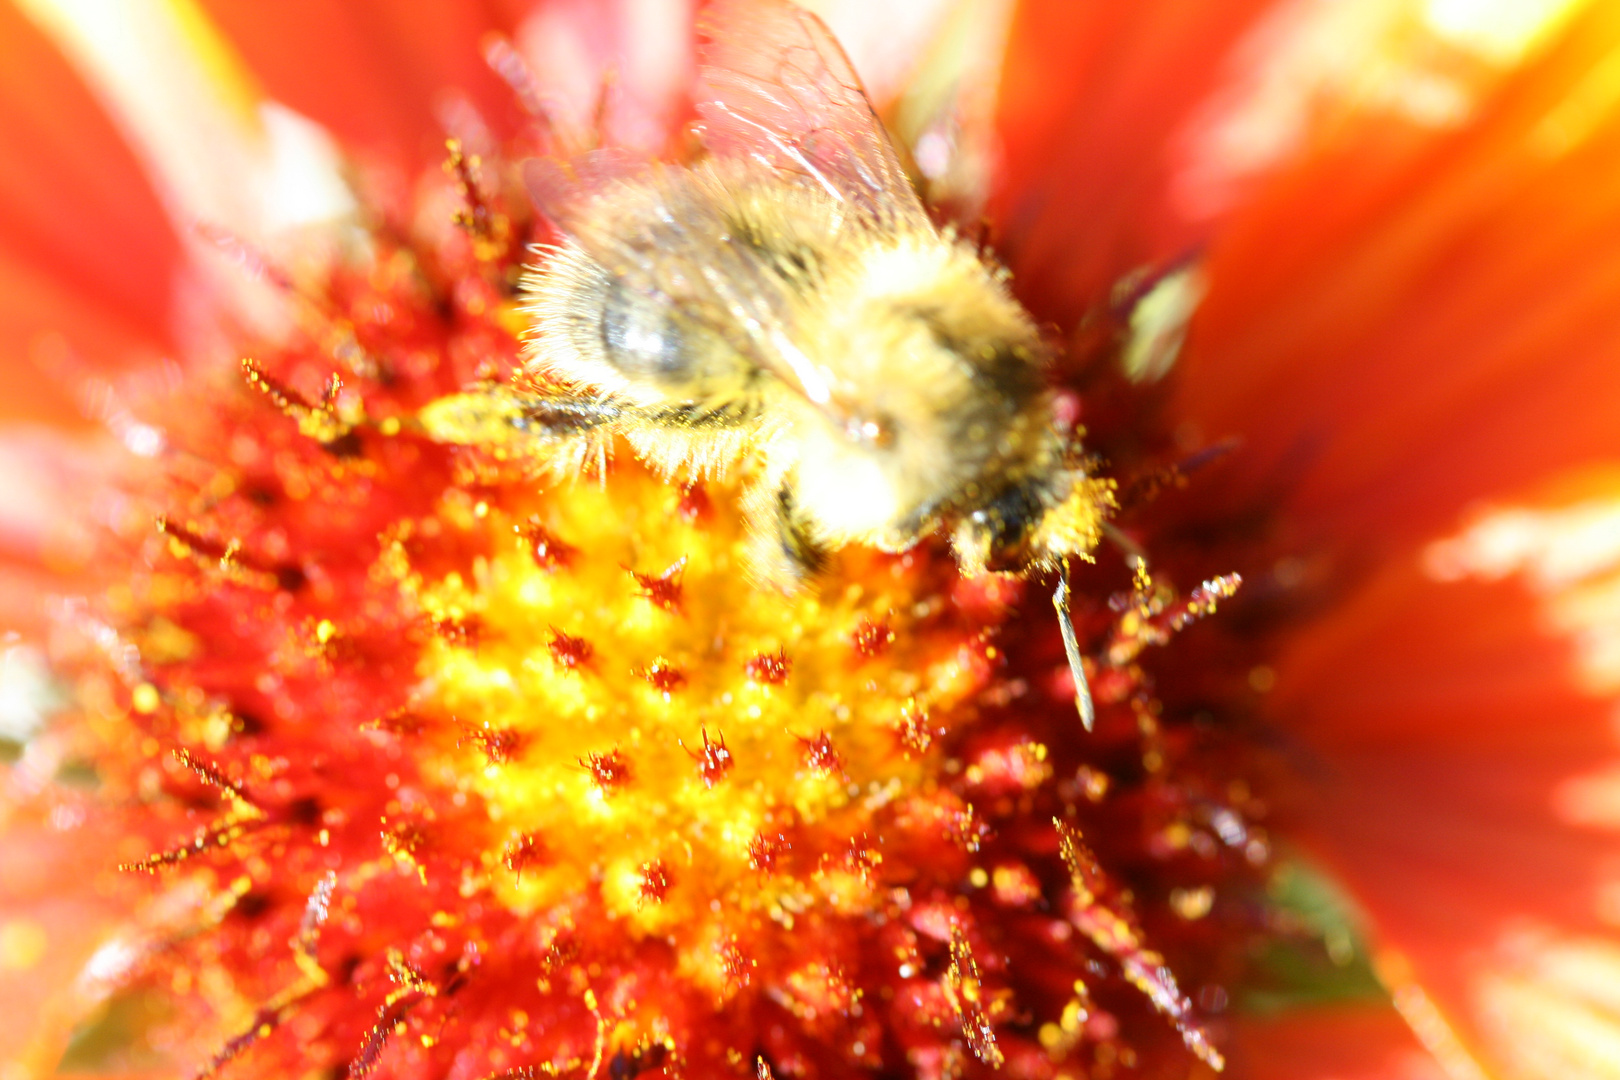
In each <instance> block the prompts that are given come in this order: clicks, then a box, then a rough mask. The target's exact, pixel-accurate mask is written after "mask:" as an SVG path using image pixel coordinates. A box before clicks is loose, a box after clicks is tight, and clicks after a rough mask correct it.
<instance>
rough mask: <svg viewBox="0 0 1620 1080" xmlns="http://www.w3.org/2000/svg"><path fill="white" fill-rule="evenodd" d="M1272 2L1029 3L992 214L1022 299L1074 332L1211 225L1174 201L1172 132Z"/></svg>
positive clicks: (1010, 64) (1017, 23)
mask: <svg viewBox="0 0 1620 1080" xmlns="http://www.w3.org/2000/svg"><path fill="white" fill-rule="evenodd" d="M1269 6H1270V4H1269V3H1268V2H1267V0H1230V2H1225V3H1219V4H1185V3H1178V2H1175V0H1141V2H1137V3H1129V4H1075V3H1072V2H1069V0H1028V2H1026V3H1023V4H1021V5H1020V6H1019V9H1018V12H1017V14H1016V16H1015V18H1014V21H1013V27H1012V31H1011V36H1010V39H1009V42H1008V53H1007V59H1006V62H1005V66H1004V69H1003V71H1004V74H1003V78H1002V84H1001V91H1000V102H999V110H998V112H999V122H998V127H999V131H1000V134H1001V138H1002V143H1003V149H1004V159H1003V168H1002V170H1001V172H1002V176H1003V177H1004V181H1003V190H1002V191H1001V192H1000V193H999V194H998V196H997V197H996V199H995V200H994V206H993V216H994V219H995V221H996V222H997V225H998V227H999V228H1000V229H1002V230H1004V231H1005V234H1006V235H1005V242H1004V243H1003V244H1002V247H1003V249H1004V251H1003V253H1004V256H1005V257H1006V258H1007V259H1008V260H1009V262H1010V263H1011V264H1012V265H1013V267H1014V268H1015V269H1016V270H1017V272H1018V274H1019V281H1020V289H1019V291H1020V295H1021V296H1023V298H1024V299H1025V300H1026V301H1027V302H1029V303H1030V304H1031V305H1032V306H1033V307H1034V308H1035V309H1036V310H1037V311H1038V312H1039V313H1040V314H1041V315H1043V316H1045V317H1047V318H1053V319H1058V320H1060V321H1061V322H1063V323H1065V324H1068V323H1071V322H1072V321H1073V319H1074V318H1075V317H1076V316H1077V315H1078V314H1079V313H1080V311H1082V310H1083V309H1084V308H1085V307H1086V306H1087V305H1088V304H1090V303H1094V302H1096V301H1097V300H1099V299H1101V298H1105V297H1106V296H1107V293H1108V290H1109V288H1110V287H1111V286H1112V285H1113V283H1114V281H1115V280H1116V279H1117V278H1119V277H1120V276H1121V275H1122V274H1124V273H1125V272H1126V271H1128V270H1130V269H1132V268H1133V267H1136V266H1140V265H1143V264H1147V263H1154V262H1158V261H1161V260H1165V259H1170V258H1175V257H1178V256H1181V255H1184V254H1186V253H1187V252H1188V249H1189V248H1190V247H1191V246H1192V245H1193V244H1194V243H1196V242H1197V241H1198V240H1200V239H1201V238H1202V236H1203V232H1204V228H1203V226H1202V225H1201V224H1199V223H1195V222H1192V221H1190V220H1189V219H1188V218H1187V217H1186V216H1185V215H1184V214H1183V213H1182V212H1181V211H1180V210H1179V209H1177V208H1176V207H1175V206H1174V205H1173V203H1172V197H1171V182H1172V180H1173V177H1174V171H1175V161H1174V158H1173V155H1172V152H1171V148H1172V145H1173V142H1174V140H1173V136H1174V134H1175V133H1176V132H1177V131H1179V130H1180V129H1181V128H1182V127H1183V126H1184V125H1186V124H1187V123H1188V121H1189V119H1190V118H1191V117H1192V116H1193V115H1194V113H1195V112H1196V111H1197V109H1198V108H1199V107H1200V106H1201V105H1202V103H1203V102H1204V101H1205V99H1206V98H1207V97H1208V96H1209V95H1210V94H1211V92H1212V91H1213V89H1214V88H1215V87H1216V86H1217V85H1219V84H1220V82H1221V80H1222V78H1223V77H1224V75H1225V71H1226V63H1227V56H1228V53H1229V52H1230V50H1231V49H1232V47H1233V46H1234V44H1235V43H1236V42H1237V41H1238V40H1239V39H1240V38H1242V36H1243V35H1244V34H1245V33H1246V32H1247V31H1248V30H1249V29H1250V28H1251V27H1252V25H1253V23H1254V21H1255V19H1256V18H1257V16H1258V14H1259V13H1260V12H1262V11H1264V10H1265V9H1266V8H1268V7H1269Z"/></svg>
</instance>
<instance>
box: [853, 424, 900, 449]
mask: <svg viewBox="0 0 1620 1080" xmlns="http://www.w3.org/2000/svg"><path fill="white" fill-rule="evenodd" d="M849 434H850V437H851V438H852V439H854V440H855V441H856V442H860V443H865V444H866V445H867V446H873V447H876V448H878V449H880V450H882V449H885V448H887V447H889V446H892V445H893V444H894V424H892V423H890V422H889V421H888V420H886V419H873V418H872V417H855V418H853V419H851V420H850V422H849Z"/></svg>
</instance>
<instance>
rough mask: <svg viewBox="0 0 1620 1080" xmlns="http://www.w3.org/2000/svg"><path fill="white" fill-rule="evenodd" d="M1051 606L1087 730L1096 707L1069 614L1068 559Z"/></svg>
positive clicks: (1077, 707)
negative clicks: (1056, 619) (1054, 611)
mask: <svg viewBox="0 0 1620 1080" xmlns="http://www.w3.org/2000/svg"><path fill="white" fill-rule="evenodd" d="M1052 606H1053V607H1054V608H1056V609H1057V617H1058V631H1059V632H1060V633H1061V634H1062V635H1063V653H1064V655H1065V656H1067V657H1068V658H1069V674H1070V675H1072V676H1073V677H1074V707H1075V708H1076V709H1078V710H1079V712H1080V724H1081V726H1082V727H1084V728H1085V729H1086V730H1087V731H1090V730H1091V726H1092V725H1093V724H1094V723H1096V721H1097V709H1096V706H1095V705H1093V704H1092V702H1091V686H1090V685H1089V684H1088V683H1087V682H1086V669H1085V667H1084V665H1082V664H1081V662H1080V639H1079V637H1078V636H1076V634H1075V632H1074V619H1073V618H1072V617H1071V616H1070V615H1069V560H1067V559H1064V560H1063V569H1062V570H1061V571H1060V572H1059V574H1058V585H1057V592H1055V593H1053V594H1052Z"/></svg>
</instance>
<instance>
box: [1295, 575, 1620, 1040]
mask: <svg viewBox="0 0 1620 1080" xmlns="http://www.w3.org/2000/svg"><path fill="white" fill-rule="evenodd" d="M1416 563H1417V560H1416V559H1412V560H1409V561H1405V562H1401V563H1397V564H1394V565H1392V566H1390V567H1388V568H1387V569H1386V570H1385V571H1384V572H1383V573H1382V574H1381V575H1380V576H1379V577H1378V578H1377V579H1376V580H1374V581H1372V582H1369V583H1368V584H1367V585H1366V587H1364V588H1363V589H1361V590H1360V591H1359V593H1358V594H1357V595H1356V596H1355V597H1354V598H1353V599H1351V600H1349V601H1348V602H1347V603H1346V604H1345V606H1343V607H1342V608H1341V609H1340V610H1339V611H1338V612H1337V613H1336V614H1335V615H1334V617H1333V618H1331V619H1327V620H1324V621H1322V622H1321V623H1319V624H1317V625H1316V626H1314V627H1311V628H1302V629H1300V630H1298V631H1296V632H1294V633H1292V634H1290V635H1289V637H1288V639H1287V644H1286V648H1285V649H1284V651H1283V653H1282V655H1281V656H1280V657H1279V658H1278V659H1277V661H1276V671H1277V682H1276V689H1275V691H1274V693H1273V695H1272V700H1271V702H1270V706H1271V707H1270V710H1269V711H1270V713H1271V715H1272V716H1273V717H1275V718H1277V719H1278V721H1279V722H1280V723H1282V724H1284V725H1285V726H1286V727H1287V728H1288V730H1289V731H1290V732H1291V733H1292V734H1293V736H1294V738H1296V739H1297V740H1298V744H1299V746H1300V748H1301V749H1302V751H1303V754H1302V757H1303V759H1304V760H1303V765H1304V767H1303V768H1302V769H1300V770H1297V771H1298V773H1299V775H1300V776H1301V778H1302V783H1303V784H1304V785H1306V788H1305V790H1301V791H1300V792H1298V795H1299V798H1298V805H1297V807H1296V810H1297V812H1298V814H1299V815H1300V817H1301V818H1302V819H1303V820H1302V821H1301V823H1300V827H1299V828H1297V829H1296V830H1295V831H1294V832H1293V833H1292V835H1294V836H1295V837H1296V838H1304V839H1306V840H1307V841H1308V842H1309V843H1310V844H1311V845H1312V846H1313V847H1314V848H1315V849H1316V850H1318V851H1319V852H1321V853H1322V854H1323V855H1324V856H1325V857H1326V858H1327V859H1328V861H1329V862H1330V863H1331V864H1332V865H1333V866H1334V867H1335V868H1336V869H1337V870H1338V871H1339V872H1340V874H1341V875H1342V877H1343V879H1344V880H1345V881H1346V882H1347V883H1348V884H1349V886H1350V888H1351V891H1352V893H1353V894H1354V895H1355V896H1356V897H1357V899H1358V901H1359V903H1360V904H1361V905H1363V906H1364V907H1365V909H1366V910H1367V911H1368V912H1369V913H1370V915H1371V917H1372V919H1373V922H1374V924H1375V927H1376V931H1377V933H1376V935H1375V936H1376V938H1377V940H1379V941H1380V942H1382V943H1383V945H1384V946H1385V947H1390V948H1393V949H1395V950H1398V952H1399V953H1400V954H1401V957H1402V958H1403V959H1402V961H1401V962H1400V964H1399V967H1403V968H1404V967H1409V969H1410V970H1409V971H1402V970H1398V969H1397V970H1396V971H1394V973H1393V974H1394V981H1395V982H1396V983H1397V984H1399V983H1403V982H1406V981H1407V980H1408V979H1410V980H1413V981H1415V982H1416V983H1417V984H1418V985H1421V986H1422V987H1423V988H1424V989H1425V991H1426V992H1427V993H1428V994H1429V996H1430V997H1431V998H1432V999H1433V1000H1434V1001H1435V1002H1436V1003H1437V1004H1438V1005H1439V1006H1440V1008H1441V1011H1442V1014H1443V1015H1445V1016H1446V1017H1447V1018H1448V1019H1449V1020H1451V1021H1452V1022H1454V1023H1458V1024H1461V1025H1463V1026H1464V1027H1465V1028H1469V1027H1471V1028H1472V1029H1473V1031H1474V1033H1475V1034H1476V1035H1478V1034H1480V1033H1481V1031H1482V1030H1485V1029H1486V1024H1485V1023H1484V1018H1483V1017H1482V1015H1481V1013H1480V1009H1481V1006H1482V1002H1481V1000H1480V998H1479V991H1480V987H1481V980H1482V979H1484V978H1485V977H1486V976H1487V975H1488V974H1489V973H1491V972H1492V971H1493V970H1494V969H1495V968H1496V967H1497V966H1498V965H1499V963H1500V960H1501V958H1500V955H1499V950H1500V949H1501V948H1502V947H1503V944H1504V943H1505V942H1508V941H1511V940H1512V939H1513V938H1514V937H1516V936H1517V935H1518V934H1519V933H1520V932H1522V930H1523V929H1524V928H1525V927H1526V926H1529V927H1535V928H1538V929H1545V930H1547V931H1549V932H1551V933H1554V934H1556V935H1558V936H1561V937H1586V936H1592V935H1597V934H1602V933H1604V932H1605V931H1606V928H1605V925H1604V923H1603V921H1602V920H1601V919H1600V918H1599V910H1598V901H1599V896H1600V886H1601V885H1602V884H1603V879H1602V877H1601V875H1602V873H1603V867H1604V860H1605V859H1607V858H1608V857H1609V856H1610V855H1611V854H1612V852H1613V850H1614V843H1613V838H1612V836H1611V835H1605V834H1604V833H1602V832H1599V831H1597V830H1594V829H1590V828H1582V827H1581V823H1579V822H1576V821H1573V820H1571V817H1570V815H1569V814H1568V812H1567V811H1566V810H1565V808H1562V807H1561V806H1560V805H1559V803H1558V801H1557V799H1556V798H1555V793H1556V792H1558V791H1560V790H1567V787H1568V785H1569V784H1570V783H1571V782H1572V781H1573V780H1575V779H1576V778H1578V777H1580V776H1583V775H1585V774H1587V773H1589V772H1591V771H1592V770H1593V769H1594V768H1596V767H1598V766H1599V764H1600V763H1602V762H1604V761H1607V760H1611V759H1613V757H1614V756H1615V751H1616V747H1615V740H1614V735H1613V730H1612V728H1613V724H1612V719H1611V717H1612V708H1613V706H1612V704H1611V703H1609V702H1606V701H1603V700H1600V699H1598V698H1596V697H1594V696H1592V695H1590V694H1582V693H1581V692H1579V691H1577V690H1576V689H1575V687H1574V685H1573V682H1574V680H1573V678H1572V676H1571V658H1570V650H1569V648H1568V646H1567V644H1566V643H1565V642H1562V641H1560V640H1558V639H1557V638H1555V637H1553V636H1552V635H1550V634H1549V633H1547V632H1546V631H1545V629H1544V627H1545V620H1544V617H1543V616H1542V614H1541V613H1540V612H1539V611H1538V610H1537V605H1536V604H1535V603H1534V601H1533V600H1532V598H1531V597H1530V596H1529V595H1527V593H1526V591H1525V590H1524V589H1523V588H1522V587H1521V586H1519V585H1517V584H1513V583H1501V584H1481V583H1472V582H1459V583H1450V584H1439V583H1436V582H1434V581H1432V580H1427V579H1425V578H1424V576H1423V575H1422V573H1421V572H1420V570H1419V569H1418V567H1417V565H1416Z"/></svg>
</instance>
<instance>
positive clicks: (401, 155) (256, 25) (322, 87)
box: [203, 0, 530, 169]
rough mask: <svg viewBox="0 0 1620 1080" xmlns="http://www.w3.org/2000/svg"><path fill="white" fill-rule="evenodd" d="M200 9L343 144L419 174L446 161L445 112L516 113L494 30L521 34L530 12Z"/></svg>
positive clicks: (422, 7) (240, 1) (482, 8)
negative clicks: (465, 107)
mask: <svg viewBox="0 0 1620 1080" xmlns="http://www.w3.org/2000/svg"><path fill="white" fill-rule="evenodd" d="M203 6H204V7H205V8H206V9H207V10H208V12H209V14H210V15H211V16H212V17H213V19H214V20H215V21H216V22H217V23H218V25H219V26H220V28H221V29H222V30H223V31H224V33H225V36H226V37H227V38H228V39H229V40H230V41H231V42H232V44H233V45H234V46H235V47H236V48H237V49H238V50H239V51H240V52H241V53H242V55H243V56H244V57H245V59H246V61H247V64H248V66H249V67H250V68H251V69H252V70H253V71H254V73H255V74H256V75H257V76H258V78H259V79H260V81H261V82H262V83H263V85H264V88H265V91H266V93H267V94H268V95H269V96H270V97H271V98H273V99H275V100H276V101H280V102H282V103H283V104H285V105H287V106H288V107H290V108H292V109H294V110H296V111H297V112H299V113H302V114H303V115H305V116H308V117H310V118H312V119H314V120H315V121H316V122H318V123H320V124H321V125H322V126H324V127H325V128H326V129H327V130H329V131H331V132H332V133H333V134H334V135H336V136H337V137H338V139H339V141H341V142H342V143H344V144H345V145H346V146H348V147H350V148H352V149H354V150H357V151H359V152H360V153H361V154H362V155H364V156H368V157H376V158H378V159H381V160H384V161H386V162H388V163H390V164H392V165H395V166H399V167H406V168H412V169H414V168H416V167H420V166H421V165H423V164H427V163H431V162H433V161H435V160H437V159H439V158H441V157H442V156H443V154H444V125H443V123H442V120H441V112H440V107H441V106H442V105H443V104H444V103H445V102H446V100H447V99H448V97H449V96H450V95H451V94H452V93H454V94H458V95H462V94H464V95H466V97H467V98H468V99H469V100H470V101H471V102H472V104H473V105H474V106H475V107H476V108H477V109H479V110H480V111H481V112H482V113H483V114H484V115H485V117H487V118H490V119H492V120H497V121H503V120H511V119H513V118H515V115H516V101H515V99H514V97H513V95H512V92H511V91H510V90H509V89H508V88H507V87H506V86H505V84H503V83H502V82H501V81H500V80H499V79H498V78H497V77H496V76H495V75H494V73H493V72H492V71H491V70H490V69H489V67H488V66H487V65H486V64H485V63H484V60H483V56H482V44H483V41H484V39H485V36H486V35H488V34H490V33H492V32H501V33H506V34H510V33H512V32H514V31H515V30H516V28H517V25H518V23H519V21H520V19H521V17H522V15H523V14H525V13H526V11H527V9H528V8H529V6H530V5H528V4H524V3H519V2H515V0H512V2H506V3H497V4H491V5H469V4H410V5H401V4H396V3H389V2H388V0H363V2H359V3H354V2H338V0H288V2H286V3H276V4H263V3H256V2H254V0H206V2H205V3H204V4H203Z"/></svg>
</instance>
